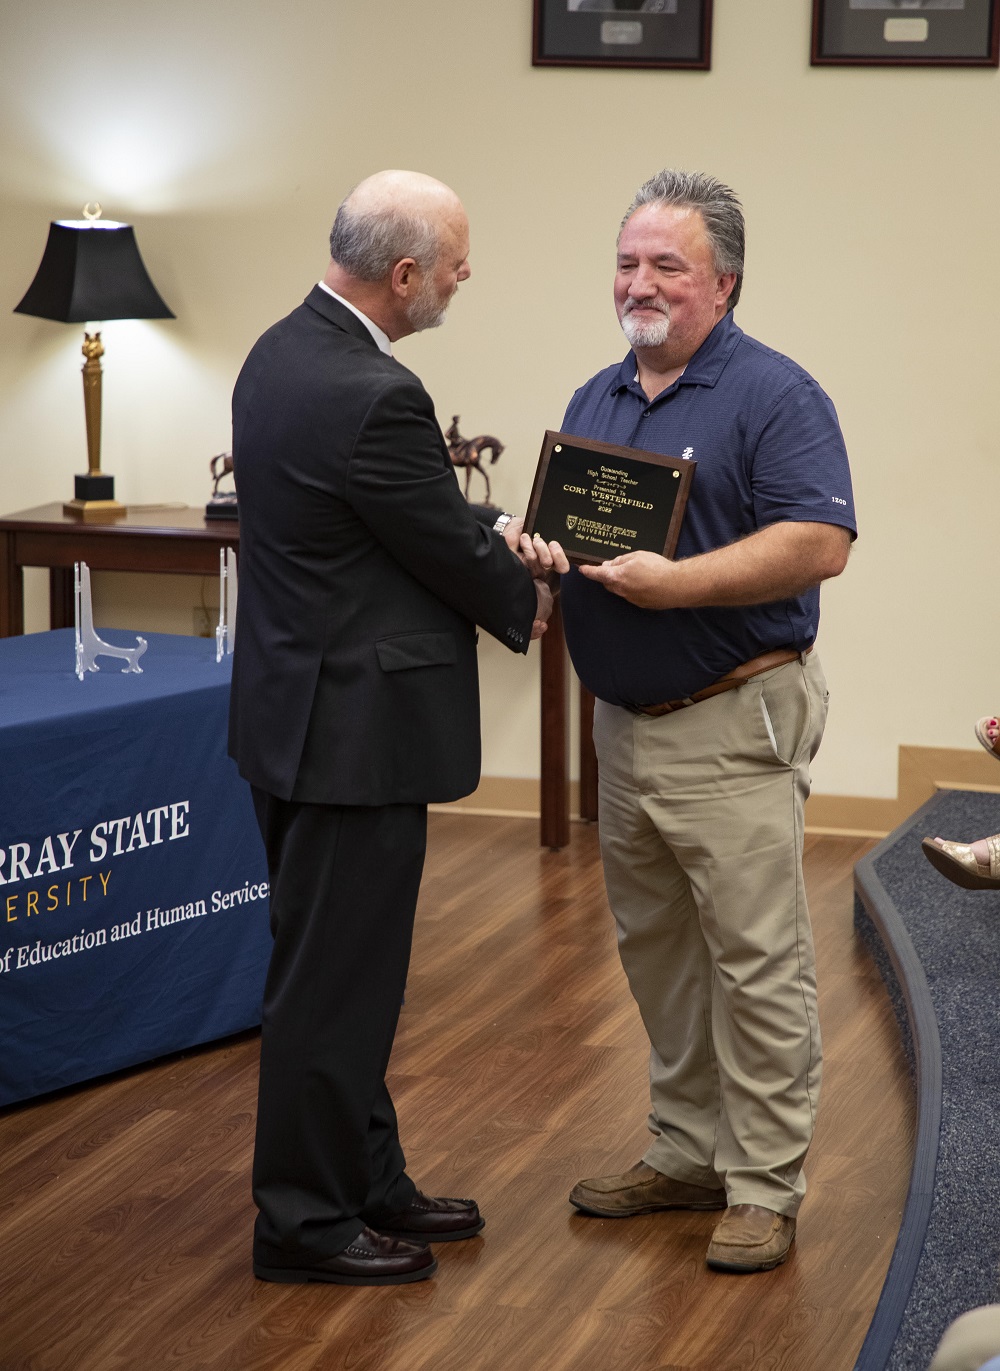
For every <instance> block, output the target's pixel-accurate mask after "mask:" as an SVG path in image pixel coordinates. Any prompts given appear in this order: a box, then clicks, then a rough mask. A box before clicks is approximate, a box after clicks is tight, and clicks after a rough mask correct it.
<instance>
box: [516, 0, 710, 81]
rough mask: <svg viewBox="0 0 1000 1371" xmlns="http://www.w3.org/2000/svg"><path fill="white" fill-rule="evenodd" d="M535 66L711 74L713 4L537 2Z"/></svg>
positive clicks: (690, 0) (697, 0) (689, 0)
mask: <svg viewBox="0 0 1000 1371" xmlns="http://www.w3.org/2000/svg"><path fill="white" fill-rule="evenodd" d="M534 6H535V12H534V24H533V27H532V35H533V37H532V53H531V64H532V66H535V67H658V68H665V69H673V70H691V71H708V70H709V69H710V67H711V65H712V0H534Z"/></svg>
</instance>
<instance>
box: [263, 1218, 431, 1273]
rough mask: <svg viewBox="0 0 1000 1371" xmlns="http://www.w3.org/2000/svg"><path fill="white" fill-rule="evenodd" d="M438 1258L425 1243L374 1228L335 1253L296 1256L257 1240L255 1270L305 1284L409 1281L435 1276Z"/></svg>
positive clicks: (366, 1229)
mask: <svg viewBox="0 0 1000 1371" xmlns="http://www.w3.org/2000/svg"><path fill="white" fill-rule="evenodd" d="M436 1270H437V1262H436V1260H435V1258H434V1254H433V1252H431V1250H430V1248H429V1247H427V1246H426V1245H425V1244H424V1243H419V1242H416V1243H414V1242H401V1241H400V1240H399V1239H398V1238H390V1237H386V1236H385V1235H383V1234H382V1233H375V1232H373V1231H372V1229H370V1228H362V1230H361V1232H360V1233H359V1234H358V1236H357V1237H356V1238H355V1239H354V1241H353V1242H351V1243H349V1244H348V1245H347V1247H345V1248H344V1250H343V1251H342V1252H337V1253H336V1254H335V1255H334V1256H332V1257H315V1258H309V1259H307V1260H302V1259H297V1260H296V1259H293V1258H291V1257H290V1256H288V1254H287V1253H284V1252H278V1251H277V1250H276V1249H275V1248H266V1247H264V1245H263V1244H262V1243H254V1249H253V1273H254V1275H255V1276H256V1277H257V1279H258V1280H262V1281H280V1282H282V1283H284V1284H285V1285H302V1284H304V1283H305V1282H307V1281H330V1282H332V1284H333V1285H406V1284H407V1282H409V1281H422V1280H425V1279H426V1278H427V1277H428V1276H433V1274H434V1272H435V1271H436Z"/></svg>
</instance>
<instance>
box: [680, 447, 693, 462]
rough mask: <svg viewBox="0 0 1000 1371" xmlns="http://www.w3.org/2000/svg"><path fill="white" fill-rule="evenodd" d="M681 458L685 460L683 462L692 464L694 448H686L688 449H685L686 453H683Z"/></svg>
mask: <svg viewBox="0 0 1000 1371" xmlns="http://www.w3.org/2000/svg"><path fill="white" fill-rule="evenodd" d="M681 457H682V458H683V460H684V461H685V462H691V461H693V460H694V448H693V447H686V448H685V449H684V451H683V452H682V453H681Z"/></svg>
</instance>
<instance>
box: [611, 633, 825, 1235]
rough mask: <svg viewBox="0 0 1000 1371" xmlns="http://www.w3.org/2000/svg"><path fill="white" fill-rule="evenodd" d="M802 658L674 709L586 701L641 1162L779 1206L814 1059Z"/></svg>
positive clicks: (809, 1121) (806, 693)
mask: <svg viewBox="0 0 1000 1371" xmlns="http://www.w3.org/2000/svg"><path fill="white" fill-rule="evenodd" d="M827 698H828V696H827V690H826V682H825V680H824V678H823V672H822V669H821V667H820V665H819V661H818V659H817V657H816V655H815V653H812V654H810V656H808V657H807V658H806V659H805V662H804V663H803V662H801V661H796V662H791V663H788V664H787V665H785V666H781V667H777V668H775V669H774V670H773V671H769V672H766V673H765V674H763V675H761V676H758V677H756V678H755V679H753V680H752V681H749V682H747V684H746V685H744V686H741V687H739V689H736V690H730V691H727V692H726V693H725V694H722V695H717V696H714V697H713V698H712V699H710V700H704V701H702V702H701V703H700V704H697V705H693V706H691V707H690V708H688V709H683V710H680V711H678V712H677V713H674V714H668V715H665V716H663V717H661V718H656V719H654V718H650V717H648V716H646V715H643V714H633V713H631V712H630V711H629V710H625V709H620V708H618V707H616V706H614V705H608V704H605V703H604V702H603V701H598V702H597V709H596V711H595V719H594V741H595V743H596V746H597V755H598V762H599V767H600V833H601V854H602V857H603V859H604V875H605V881H606V883H607V888H608V899H609V901H610V903H611V909H612V911H613V913H614V916H615V919H616V921H617V924H618V943H619V949H620V952H621V959H622V965H623V966H624V968H625V971H626V974H627V975H628V979H629V985H630V987H631V990H632V994H633V995H634V996H635V999H636V1002H637V1003H638V1006H639V1010H640V1012H641V1014H642V1019H643V1023H644V1024H645V1027H646V1031H647V1033H648V1035H649V1040H650V1044H651V1048H652V1050H651V1053H650V1071H649V1075H650V1095H651V1100H652V1112H651V1114H650V1118H649V1127H650V1131H651V1132H652V1134H653V1138H654V1141H653V1143H652V1145H651V1146H650V1148H649V1150H648V1152H647V1153H646V1156H645V1159H644V1160H645V1161H646V1162H647V1163H648V1164H649V1165H650V1166H653V1167H655V1168H656V1170H657V1171H661V1172H663V1173H664V1174H665V1175H669V1176H672V1177H674V1179H676V1180H680V1181H686V1182H691V1183H694V1184H696V1185H704V1186H718V1185H720V1184H724V1185H725V1186H726V1189H727V1192H728V1197H729V1203H730V1204H759V1205H764V1206H766V1207H767V1208H768V1209H773V1210H776V1211H777V1212H778V1213H781V1214H789V1215H792V1214H795V1213H796V1211H797V1209H798V1207H799V1205H800V1204H801V1201H802V1196H803V1194H804V1193H805V1178H804V1177H803V1175H802V1162H803V1159H804V1157H805V1154H806V1150H807V1148H808V1146H809V1143H810V1141H811V1139H812V1134H813V1129H814V1126H815V1120H816V1106H817V1102H818V1097H819V1082H820V1069H821V1061H822V1058H821V1052H820V1036H819V1022H818V1019H817V1015H816V972H815V961H814V956H813V944H812V932H811V930H810V926H809V915H808V911H807V909H806V900H805V891H804V888H803V883H802V825H803V806H804V804H805V800H806V796H807V795H808V793H809V762H810V760H811V758H812V757H813V756H814V755H815V752H816V749H817V748H818V746H819V743H820V739H821V737H822V735H823V725H824V723H825V721H826V707H827Z"/></svg>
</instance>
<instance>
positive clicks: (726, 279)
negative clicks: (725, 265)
mask: <svg viewBox="0 0 1000 1371" xmlns="http://www.w3.org/2000/svg"><path fill="white" fill-rule="evenodd" d="M735 285H736V272H735V271H726V272H723V274H722V275H721V276H720V277H719V278H718V281H717V283H716V288H717V290H718V296H719V303H720V304H726V303H728V301H729V297H730V295H732V293H733V287H734V286H735Z"/></svg>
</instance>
